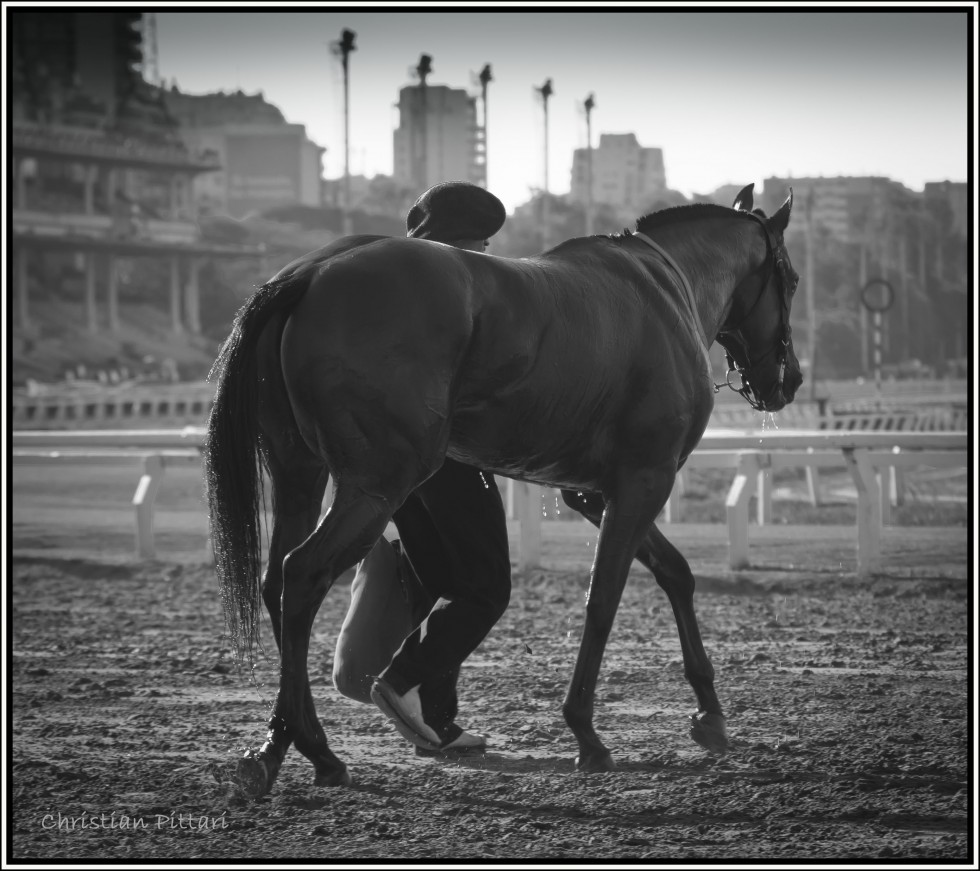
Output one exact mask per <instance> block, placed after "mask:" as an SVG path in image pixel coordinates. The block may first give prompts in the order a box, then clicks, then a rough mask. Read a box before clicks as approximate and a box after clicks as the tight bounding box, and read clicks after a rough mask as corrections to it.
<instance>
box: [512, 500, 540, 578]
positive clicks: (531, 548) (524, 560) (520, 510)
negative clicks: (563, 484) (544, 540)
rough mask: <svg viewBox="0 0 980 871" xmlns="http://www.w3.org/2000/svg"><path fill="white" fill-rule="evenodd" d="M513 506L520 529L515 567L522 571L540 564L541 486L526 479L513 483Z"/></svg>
mask: <svg viewBox="0 0 980 871" xmlns="http://www.w3.org/2000/svg"><path fill="white" fill-rule="evenodd" d="M514 489H515V493H514V495H515V507H516V509H517V519H518V521H519V523H520V529H521V548H520V551H519V553H518V556H517V567H518V568H519V569H521V570H522V571H527V570H528V569H536V568H538V567H539V566H540V565H541V488H540V487H538V486H537V485H535V484H528V483H527V482H526V481H519V482H515V483H514Z"/></svg>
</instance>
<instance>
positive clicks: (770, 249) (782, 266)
mask: <svg viewBox="0 0 980 871" xmlns="http://www.w3.org/2000/svg"><path fill="white" fill-rule="evenodd" d="M740 214H743V215H745V216H747V217H749V218H752V219H753V220H754V221H757V222H758V223H759V224H760V226H761V227H762V229H763V232H764V233H765V236H766V259H765V262H764V263H763V264H762V265H761V266H759V268H758V269H756V270H755V271H754V272H753V273H752V274H751V275H749V276H747V278H746V280H748V278H751V277H752V276H754V275H755V274H756V273H757V272H759V271H760V270H762V269H765V270H766V274H765V279H764V280H763V282H762V286H761V288H760V289H759V295H758V296H757V297H756V298H755V302H753V303H752V305H751V307H750V308H749V310H748V311H747V312H746V313H745V314H744V315H743V316H742V319H741V320H740V321H739V322H738V324H737V325H736V326H734V327H731V328H729V329H723V330H721V331H719V333H718V336H717V337H716V338H717V340H718V342H719V344H721V338H722V336H724V337H726V338H728V337H731V338H734V339H735V340H736V341H737V342H738V343H739V344H740V345H741V346H742V350H743V351H744V352H745V359H746V361H747V365H746V366H745V367H739V365H738V364H737V363H736V362H735V358H734V357H733V356H732V354H731V352H730V351H729V350H728V348H725V360H726V362H727V363H728V374H727V376H726V378H725V383H724V384H715V393H717V392H718V391H719V390H721V388H722V387H728V388H730V389H731V390H734V391H735V392H736V393H738V394H739V395H740V396H741V397H742V398H743V399H744V400H745V401H746V402H747V403H748V404H749V405H751V406H752V407H753V408H754V409H755V410H756V411H765V406H764V405H763V404H762V402H761V400H757V399H755V398H754V397H753V396H752V393H753V392H754V391H753V388H752V386H751V385H750V384H749V382H748V378H747V377H746V375H745V373H746V372H747V371H748V370H749V369H752V367H753V366H754V365H757V364H758V363H760V362H761V361H762V360H764V359H765V358H766V357H768V356H769V355H770V354H772V353H773V352H774V351H775V352H776V353H778V354H779V378H778V379H777V382H776V387H777V388H778V389H779V391H780V392H781V391H782V389H783V377H784V376H785V374H786V360H787V357H788V349H789V344H790V334H791V329H790V325H789V306H788V305H787V302H786V293H787V291H786V288H787V287H788V286H789V279H788V276H787V268H786V261H785V260H784V259H783V258H782V257H780V256H778V255H777V254H776V251H777V250H778V248H779V246H778V244H777V243H776V239H775V237H774V236H773V234H772V230H770V229H769V225H768V224H766V222H765V221H764V220H763V219H762V218H760V217H759V216H758V215H756V214H753V213H752V212H741V213H740ZM630 235H632V236H634V237H636V238H638V239H640V240H641V241H643V242H645V243H646V244H647V245H649V246H650V247H651V248H653V250H654V251H656V252H657V253H658V254H659V255H660V256H661V257H662V258H663V259H664V260H665V261H666V263H667V265H668V266H669V267H670V268H671V269H672V270H673V271H674V272H675V273H676V274H677V277H678V279H679V284H680V286H681V288H682V289H683V290H684V298H685V301H686V302H687V305H688V308H689V309H690V312H691V317H692V318H693V319H694V323H695V325H696V326H697V331H698V337H699V338H700V339H701V346H702V348H703V350H704V354H705V357H707V355H708V341H707V337H706V336H705V333H704V327H703V326H702V325H701V319H700V318H699V317H698V310H697V306H696V304H695V302H694V291H693V290H692V288H691V282H690V281H688V278H687V276H686V275H685V274H684V271H683V270H682V269H681V268H680V267H679V266H678V265H677V262H676V261H675V260H674V258H673V257H671V256H670V255H669V254H668V253H667V252H666V251H665V250H664V249H663V248H661V247H660V246H659V245H658V244H657V243H656V242H654V241H653V239H651V238H650V237H649V236H647V235H646V234H645V233H640V232H638V231H637V232H633V233H631V234H630ZM773 269H776V270H777V271H778V273H779V279H780V282H779V291H780V294H779V296H780V302H781V303H782V305H781V306H780V310H779V319H780V323H781V325H782V338H781V339H780V340H779V341H780V344H779V345H777V346H774V347H773V348H771V349H770V350H769V351H767V352H766V353H765V354H764V355H763V356H762V357H760V358H759V359H758V360H756V361H755V363H753V362H752V355H751V354H750V353H749V345H748V342H746V341H745V337H744V336H743V335H742V324H744V323H745V322H746V321H747V320H748V319H749V316H750V315H751V314H752V312H754V311H755V308H756V306H757V305H758V304H759V300H760V299H762V295H763V294H764V293H765V292H766V287H767V286H768V284H769V278H770V276H771V274H772V270H773ZM722 347H724V345H722ZM709 371H710V361H709ZM733 372H737V373H738V375H739V378H741V381H742V386H741V388H738V387H736V386H735V385H734V384H732V380H731V379H732V373H733Z"/></svg>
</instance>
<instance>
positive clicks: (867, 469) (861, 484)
mask: <svg viewBox="0 0 980 871" xmlns="http://www.w3.org/2000/svg"><path fill="white" fill-rule="evenodd" d="M844 461H845V462H846V463H847V467H848V469H849V470H850V472H851V477H852V478H853V479H854V487H855V489H856V490H857V528H858V543H857V573H858V576H860V577H867V576H868V575H870V574H871V573H872V572H874V571H877V569H878V566H879V563H880V561H881V496H880V493H879V488H878V478H877V476H876V475H875V470H874V466H872V464H871V456H870V452H869V451H868V450H860V449H856V448H844Z"/></svg>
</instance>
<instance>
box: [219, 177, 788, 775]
mask: <svg viewBox="0 0 980 871" xmlns="http://www.w3.org/2000/svg"><path fill="white" fill-rule="evenodd" d="M791 207H792V192H791V193H790V196H789V197H788V198H787V200H786V202H785V203H783V205H782V206H781V207H780V208H779V210H778V211H777V212H776V213H775V214H774V215H773V216H772V217H771V218H767V217H766V216H765V215H764V213H762V211H761V210H753V209H752V186H751V185H749V186H748V187H747V188H745V189H744V190H743V191H742V192H741V193H740V194H739V197H738V198H737V199H736V201H735V204H734V208H732V209H729V208H726V207H723V206H717V205H709V204H697V205H691V206H680V207H676V208H670V209H666V210H664V211H661V212H656V213H654V214H651V215H648V216H646V217H644V218H642V219H640V220H639V221H638V222H637V231H636V232H629V231H625V232H624V233H623V234H622V235H615V236H592V237H589V238H582V239H572V240H570V241H568V242H564V243H563V244H561V245H558V246H557V247H556V248H553V249H551V250H549V251H546V252H545V253H543V254H540V255H538V256H536V257H528V258H523V259H520V260H510V259H505V258H500V257H492V256H489V255H486V254H477V253H472V252H468V251H461V250H459V249H456V248H452V247H450V246H448V245H443V244H440V243H437V242H428V241H420V240H417V239H402V238H390V237H352V238H349V239H342V240H340V241H339V242H337V243H334V244H332V245H328V246H327V247H326V248H323V249H320V250H319V251H317V252H313V253H312V254H311V255H307V256H306V257H304V258H301V259H300V260H299V261H297V262H296V263H294V264H292V265H291V266H290V267H287V269H285V270H283V272H281V273H280V274H279V275H277V276H276V277H275V278H274V279H272V280H271V281H269V282H268V283H267V284H265V285H263V286H262V287H261V288H259V290H258V291H256V293H255V294H254V295H253V296H252V297H251V298H250V299H249V300H248V301H247V302H246V303H245V305H244V306H243V307H242V309H241V310H240V311H239V313H238V316H237V318H236V320H235V324H234V328H233V330H232V333H231V335H230V337H229V338H228V340H227V342H226V343H225V345H224V347H223V348H222V351H221V354H220V356H219V358H218V360H217V362H216V364H215V372H217V373H220V377H219V380H218V385H217V392H216V399H215V404H214V408H213V411H212V413H211V417H210V420H209V422H208V432H207V441H206V447H205V452H204V459H205V472H206V477H207V486H208V498H209V506H210V520H211V534H212V542H213V545H214V552H215V558H216V569H217V573H218V577H219V580H220V585H221V590H222V599H223V603H224V606H225V611H226V615H227V618H228V622H229V628H230V631H231V634H232V638H233V640H234V642H235V643H236V645H237V647H238V650H239V654H240V655H241V654H243V653H247V654H248V655H249V657H251V655H252V652H253V648H254V644H255V641H256V636H257V632H258V623H259V604H258V602H259V593H260V586H259V582H260V574H261V557H262V554H261V524H260V513H261V512H260V505H261V502H262V474H261V467H260V464H261V466H264V467H265V469H266V471H267V473H268V475H269V478H270V480H271V487H272V506H273V521H274V522H273V527H272V533H271V540H270V544H269V560H268V567H267V569H266V571H265V577H264V581H263V582H262V585H261V595H262V598H263V600H264V602H265V605H266V608H267V609H268V611H269V615H270V617H271V619H272V627H273V632H274V634H275V639H276V643H277V645H278V647H279V652H280V672H279V680H280V683H279V690H278V693H277V695H276V700H275V704H274V708H273V711H272V715H271V718H270V721H269V734H268V736H267V740H266V742H265V743H264V744H263V746H262V747H261V749H259V750H257V751H252V750H249V751H248V752H247V753H246V754H245V756H244V758H243V759H241V760H240V762H239V778H240V782H241V784H242V786H243V788H244V789H245V790H246V791H247V792H250V793H252V794H262V793H264V792H267V791H268V790H269V789H270V788H271V787H272V784H273V782H274V781H275V778H276V776H277V774H278V771H279V768H280V766H281V764H282V761H283V759H284V757H285V753H286V750H287V748H288V746H289V744H290V743H295V744H296V747H297V748H298V749H299V751H300V752H301V753H302V754H303V755H304V756H306V757H307V758H308V759H310V760H311V761H312V762H313V765H314V767H315V771H316V780H315V782H316V783H317V784H319V785H337V784H346V783H350V775H349V774H348V772H347V768H346V766H345V765H344V763H343V762H341V761H340V760H339V759H338V758H337V757H336V756H335V755H334V754H333V753H332V752H331V750H330V748H329V747H328V745H327V739H326V736H325V734H324V732H323V729H322V728H321V726H320V723H319V720H318V719H317V715H316V711H315V708H314V704H313V696H312V694H311V692H310V685H309V679H308V672H307V655H308V650H309V641H310V633H311V630H312V625H313V620H314V617H315V615H316V613H317V610H318V609H319V607H320V604H321V602H322V601H323V598H324V596H325V595H326V593H327V591H328V590H329V589H330V587H331V585H332V584H333V582H334V580H335V579H336V578H337V576H338V575H340V574H341V573H342V572H344V571H345V570H347V569H348V568H350V567H351V566H353V565H354V564H355V563H357V562H358V561H359V560H361V559H363V558H364V556H365V555H366V554H367V553H368V551H369V550H370V549H371V548H372V546H373V545H374V544H375V542H376V541H377V540H378V538H379V537H380V536H381V534H382V533H383V531H384V530H385V527H386V526H387V525H388V522H389V520H390V519H391V516H392V513H393V512H394V511H395V509H397V508H398V507H399V506H400V505H401V504H402V502H403V501H404V500H405V498H406V497H407V496H408V494H409V493H411V492H412V491H413V489H414V488H415V487H417V486H418V485H419V484H420V483H421V482H423V481H425V480H426V479H427V478H428V477H429V476H430V475H432V474H433V473H434V472H435V471H436V470H437V469H438V468H439V467H440V465H441V464H442V462H443V459H444V458H445V457H447V456H448V457H451V458H453V459H455V460H459V461H462V462H464V463H467V464H470V465H473V466H476V467H478V468H480V469H486V470H489V471H491V472H495V473H497V474H500V475H504V476H508V477H511V478H519V479H523V480H527V481H533V482H536V483H540V484H544V485H547V486H552V487H559V488H562V490H563V493H564V496H565V499H566V501H567V502H568V504H569V505H570V506H571V507H573V508H576V509H577V510H579V511H581V512H582V513H583V514H584V515H585V516H586V517H587V518H588V519H589V520H591V521H592V522H593V523H595V524H596V525H597V526H598V527H599V535H598V543H597V546H596V553H595V563H594V566H593V569H592V577H591V584H590V588H589V593H588V599H587V604H586V620H585V628H584V631H583V636H582V640H581V645H580V648H579V653H578V659H577V661H576V664H575V670H574V673H573V675H572V679H571V683H570V685H569V688H568V693H567V695H566V696H565V701H564V706H563V713H564V716H565V720H566V722H567V723H568V726H569V728H570V729H571V730H572V732H573V733H574V734H575V737H576V739H577V740H578V745H579V755H578V759H577V764H578V767H579V768H580V769H582V770H585V771H605V770H609V769H611V768H612V767H613V763H612V757H611V755H610V753H609V751H608V750H607V749H606V748H605V747H604V746H603V744H602V742H601V741H600V740H599V738H598V736H597V735H596V733H595V731H594V729H593V725H592V706H593V698H594V695H595V687H596V680H597V677H598V674H599V667H600V664H601V660H602V656H603V652H604V649H605V646H606V640H607V638H608V636H609V632H610V629H611V627H612V623H613V619H614V617H615V614H616V609H617V608H618V606H619V600H620V597H621V595H622V591H623V588H624V586H625V583H626V577H627V574H628V571H629V567H630V563H631V562H632V560H633V559H634V558H637V559H639V561H640V562H642V563H643V564H644V565H646V566H647V567H648V568H649V569H650V570H651V571H652V572H653V574H654V576H655V577H656V580H657V583H658V584H659V585H660V586H661V587H662V588H663V589H664V590H665V591H666V594H667V597H668V599H669V600H670V603H671V606H672V608H673V611H674V616H675V619H676V621H677V627H678V632H679V635H680V643H681V648H682V651H683V656H684V673H685V675H686V677H687V679H688V681H689V682H690V684H691V686H692V687H693V689H694V692H695V694H696V696H697V699H698V712H697V713H696V714H694V715H693V716H692V726H691V735H692V737H693V738H694V740H696V741H697V742H698V743H699V744H701V745H702V746H704V747H705V748H707V749H708V750H711V751H714V752H719V753H723V752H724V751H725V750H726V749H727V746H728V738H727V735H726V732H725V719H724V716H723V714H722V709H721V705H720V703H719V701H718V697H717V695H716V694H715V690H714V671H713V669H712V666H711V663H710V661H709V660H708V657H707V655H706V653H705V651H704V648H703V646H702V643H701V636H700V631H699V629H698V623H697V618H696V616H695V613H694V577H693V575H692V574H691V570H690V568H689V566H688V563H687V561H686V560H685V559H684V557H683V556H681V554H680V553H679V552H678V551H677V550H676V549H675V548H674V547H673V545H671V544H670V543H669V542H668V541H667V539H666V538H664V536H663V533H661V532H660V530H659V529H658V528H657V527H656V525H655V524H654V522H653V521H654V519H655V518H656V516H657V514H658V513H659V512H660V510H661V509H662V508H663V506H664V504H665V503H666V501H667V497H668V495H669V494H670V490H671V487H672V485H673V483H674V478H675V475H676V474H677V471H678V469H680V468H681V466H683V465H684V462H685V460H686V459H687V457H688V455H689V454H690V453H691V451H692V450H694V448H695V447H696V445H697V444H698V441H699V440H700V438H701V436H702V434H703V433H704V430H705V427H706V426H707V423H708V417H709V415H710V413H711V409H712V405H713V393H714V385H713V382H712V377H711V371H710V365H709V361H708V354H707V347H708V345H709V344H710V343H711V342H712V341H713V340H714V339H715V338H717V339H718V340H719V341H720V342H721V344H722V345H723V346H724V347H725V348H726V350H727V351H728V352H729V356H730V360H731V361H733V362H730V365H731V366H732V367H733V368H734V369H736V370H737V371H738V372H739V373H740V374H741V376H742V384H741V388H740V390H741V392H743V394H744V395H745V397H746V398H747V399H749V401H750V402H752V403H753V405H755V406H756V407H757V408H760V409H764V410H767V411H777V410H779V409H780V408H782V407H783V406H784V405H785V404H786V403H787V402H790V401H791V400H792V398H793V395H794V394H795V392H796V390H797V388H798V387H799V385H800V384H801V382H802V380H803V379H802V375H801V374H800V369H799V363H798V361H797V359H796V356H795V354H794V352H793V347H792V341H791V338H790V327H789V317H790V305H791V301H792V296H793V292H794V291H795V288H796V283H797V280H798V276H797V275H796V273H795V272H794V271H793V268H792V266H791V264H790V260H789V256H788V254H787V251H786V247H785V243H784V241H783V233H784V231H785V229H786V226H787V224H788V222H789V217H790V209H791ZM730 375H731V373H730ZM328 475H332V476H333V478H334V481H335V486H336V489H335V495H334V500H333V504H332V506H331V507H330V509H329V510H328V511H327V512H326V513H325V514H324V516H323V518H322V519H320V520H319V523H318V522H317V520H318V517H319V513H320V504H321V499H322V496H323V493H324V488H325V485H326V481H327V477H328Z"/></svg>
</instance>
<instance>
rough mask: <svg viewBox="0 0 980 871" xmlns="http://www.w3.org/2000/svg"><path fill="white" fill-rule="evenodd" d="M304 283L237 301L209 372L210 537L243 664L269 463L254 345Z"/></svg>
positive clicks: (251, 628) (252, 626) (248, 650)
mask: <svg viewBox="0 0 980 871" xmlns="http://www.w3.org/2000/svg"><path fill="white" fill-rule="evenodd" d="M308 287H309V277H308V276H307V277H305V278H303V277H294V278H292V279H289V278H287V279H285V280H282V281H275V280H273V281H270V282H268V283H267V284H264V285H263V286H262V287H260V288H259V289H258V290H257V291H256V292H255V293H254V294H253V295H252V297H251V298H250V299H249V300H248V301H247V302H246V303H245V304H244V305H243V306H242V307H241V309H239V311H238V314H237V315H236V316H235V322H234V325H233V327H232V331H231V334H230V335H229V336H228V339H227V340H226V341H225V343H224V345H223V346H222V348H221V351H220V352H219V353H218V358H217V359H216V360H215V363H214V366H212V367H211V372H210V374H209V375H208V380H209V381H213V380H215V379H217V389H216V391H215V398H214V406H213V407H212V409H211V414H210V416H209V417H208V425H207V435H206V438H205V443H204V450H203V459H204V479H205V484H206V487H207V495H208V512H209V524H210V533H211V545H212V548H213V549H214V561H215V570H216V572H217V575H218V585H219V588H220V590H221V602H222V605H223V606H224V611H225V619H226V621H227V624H228V630H229V633H230V635H231V639H232V641H233V643H234V644H235V648H236V650H237V652H238V656H239V658H240V659H241V658H242V657H243V655H245V654H247V656H248V659H249V663H250V664H251V661H252V653H253V650H254V647H255V643H256V640H257V637H258V629H259V613H260V606H259V602H260V590H259V586H260V582H261V572H262V528H261V523H260V521H261V508H262V505H263V492H262V469H261V466H265V467H266V468H268V460H267V457H266V456H265V449H264V447H263V444H262V436H261V432H260V430H259V426H258V415H257V408H258V377H257V363H256V356H257V354H256V345H257V341H258V338H259V336H260V335H261V334H262V331H263V329H264V328H265V327H266V326H267V325H268V324H269V322H270V320H271V319H272V318H273V317H274V316H276V315H277V314H280V313H286V312H288V311H289V309H291V308H292V307H293V306H295V305H296V303H297V302H298V301H299V300H300V298H301V297H302V296H303V294H304V293H305V292H306V290H307V288H308ZM260 464H261V465H260Z"/></svg>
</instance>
